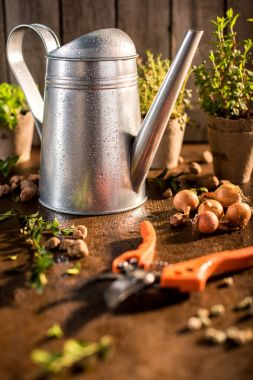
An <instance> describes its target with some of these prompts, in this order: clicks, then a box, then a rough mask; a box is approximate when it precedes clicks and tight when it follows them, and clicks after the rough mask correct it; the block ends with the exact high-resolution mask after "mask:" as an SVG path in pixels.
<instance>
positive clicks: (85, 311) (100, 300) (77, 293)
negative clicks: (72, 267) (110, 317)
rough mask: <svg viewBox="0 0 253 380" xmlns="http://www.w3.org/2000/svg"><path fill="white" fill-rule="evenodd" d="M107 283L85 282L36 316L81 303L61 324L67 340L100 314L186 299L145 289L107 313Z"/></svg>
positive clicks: (143, 309)
mask: <svg viewBox="0 0 253 380" xmlns="http://www.w3.org/2000/svg"><path fill="white" fill-rule="evenodd" d="M109 283H111V282H108V281H105V282H99V283H96V282H93V283H85V284H83V286H82V285H81V286H80V285H79V286H78V287H76V288H74V289H73V290H72V291H71V293H70V295H69V296H66V297H64V298H62V299H60V300H58V301H56V302H52V303H49V304H47V305H45V306H43V307H42V308H40V309H39V310H38V314H41V313H44V312H46V311H47V310H49V309H51V308H53V307H57V306H59V305H62V304H65V303H68V302H71V303H73V302H81V305H80V306H79V307H78V308H77V309H75V310H74V311H73V312H72V313H71V314H70V315H69V316H68V317H67V319H66V320H65V322H63V324H62V327H63V330H64V335H65V336H66V337H68V336H72V335H73V334H75V333H76V332H77V331H78V330H79V329H80V328H81V327H83V326H85V325H86V324H88V323H89V322H90V321H92V320H94V319H96V318H98V317H99V316H101V315H102V314H105V313H111V314H114V315H119V314H121V315H122V314H128V315H129V314H138V313H143V312H146V311H152V310H157V309H161V308H164V307H169V306H172V305H175V304H178V303H181V302H183V301H185V300H186V299H188V298H189V296H188V294H184V293H179V292H177V291H175V290H167V289H166V290H160V289H152V288H151V289H147V290H143V291H140V292H138V293H136V294H134V295H132V296H131V297H130V298H128V299H127V300H126V301H124V302H123V303H121V304H120V305H119V306H118V307H117V308H116V309H115V310H110V309H109V308H108V306H107V304H106V302H105V299H104V293H105V291H106V289H107V287H108V286H109Z"/></svg>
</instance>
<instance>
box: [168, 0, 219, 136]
mask: <svg viewBox="0 0 253 380" xmlns="http://www.w3.org/2000/svg"><path fill="white" fill-rule="evenodd" d="M172 12H173V14H172V55H173V56H174V55H175V53H176V51H177V49H178V46H179V44H180V42H181V41H182V39H183V36H184V34H185V32H186V31H187V30H188V29H197V30H203V31H204V35H203V37H202V39H201V41H200V44H199V48H198V50H197V53H196V55H195V58H194V61H193V64H198V63H200V62H201V61H202V60H203V59H205V58H207V57H208V52H209V50H210V49H211V44H210V42H211V39H212V24H211V20H214V19H215V18H216V17H217V16H223V15H224V3H223V1H221V0H213V1H203V0H174V1H173V6H172ZM188 86H189V87H190V88H192V95H193V96H192V104H193V107H194V108H193V109H192V110H191V111H189V115H190V117H191V118H192V122H193V125H192V126H190V127H188V128H186V133H185V141H205V140H206V138H207V132H206V115H205V114H204V112H202V111H201V110H200V107H199V104H198V101H197V99H198V97H197V94H196V89H195V86H194V79H193V76H192V77H191V79H190V80H189V85H188ZM195 124H196V125H195Z"/></svg>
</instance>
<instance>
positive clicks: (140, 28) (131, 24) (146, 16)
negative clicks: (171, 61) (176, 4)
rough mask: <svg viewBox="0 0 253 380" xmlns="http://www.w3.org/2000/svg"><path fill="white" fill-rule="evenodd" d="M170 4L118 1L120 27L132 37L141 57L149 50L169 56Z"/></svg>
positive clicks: (133, 0) (131, 0) (164, 1)
mask: <svg viewBox="0 0 253 380" xmlns="http://www.w3.org/2000/svg"><path fill="white" fill-rule="evenodd" d="M169 4H170V2H169V1H167V0H159V1H157V0H138V1H136V0H118V27H119V28H120V29H122V30H124V31H125V32H126V33H128V34H129V35H130V37H131V38H132V39H133V41H134V43H135V46H136V49H137V53H138V54H140V55H141V56H143V54H144V53H145V51H146V50H147V49H150V50H151V51H152V52H153V53H155V54H160V53H162V54H163V56H164V57H168V56H169V49H170V38H169V26H170V25H169V24H170V7H169Z"/></svg>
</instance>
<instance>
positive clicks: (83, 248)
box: [67, 239, 89, 258]
mask: <svg viewBox="0 0 253 380" xmlns="http://www.w3.org/2000/svg"><path fill="white" fill-rule="evenodd" d="M67 254H68V256H69V257H71V258H80V257H83V256H88V255H89V250H88V247H87V244H86V243H85V242H84V241H83V240H81V239H79V240H74V241H73V244H71V245H69V246H68V247H67Z"/></svg>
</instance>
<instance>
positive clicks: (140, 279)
mask: <svg viewBox="0 0 253 380" xmlns="http://www.w3.org/2000/svg"><path fill="white" fill-rule="evenodd" d="M155 281H156V276H155V275H154V274H153V273H152V272H146V271H144V270H135V271H134V272H132V273H131V274H126V275H125V276H122V277H120V278H119V279H118V280H116V281H114V282H113V283H112V284H111V285H110V286H109V288H108V289H107V290H106V291H105V294H104V298H105V302H106V304H107V306H108V307H109V309H111V310H113V309H116V307H117V306H118V305H119V304H120V303H122V302H124V301H125V300H126V299H127V298H128V297H130V296H131V295H133V294H135V293H137V292H138V291H140V290H142V289H145V288H147V287H149V286H152V285H153V284H154V283H155Z"/></svg>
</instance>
